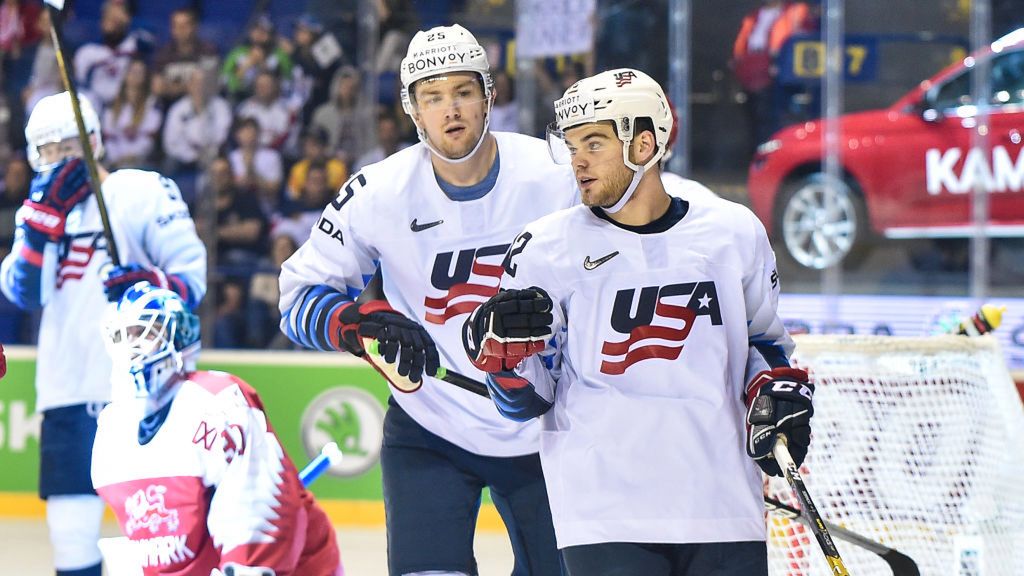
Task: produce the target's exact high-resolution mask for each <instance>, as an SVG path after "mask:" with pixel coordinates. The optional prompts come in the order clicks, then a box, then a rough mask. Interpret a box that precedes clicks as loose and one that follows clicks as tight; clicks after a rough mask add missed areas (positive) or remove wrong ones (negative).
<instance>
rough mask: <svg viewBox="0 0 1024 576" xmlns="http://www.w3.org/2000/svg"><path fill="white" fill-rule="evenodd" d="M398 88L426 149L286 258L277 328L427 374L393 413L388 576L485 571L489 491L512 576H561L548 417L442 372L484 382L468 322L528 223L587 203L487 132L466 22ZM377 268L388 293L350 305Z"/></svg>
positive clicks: (428, 47)
mask: <svg viewBox="0 0 1024 576" xmlns="http://www.w3.org/2000/svg"><path fill="white" fill-rule="evenodd" d="M401 81H402V100H403V105H404V107H405V110H406V112H407V113H409V114H410V116H411V117H412V119H413V120H414V122H415V123H416V127H417V131H418V133H419V138H420V143H419V144H417V145H415V146H411V147H409V148H406V149H404V150H402V151H400V152H397V153H396V154H394V155H392V156H390V157H388V158H387V159H385V160H383V161H381V162H379V163H376V164H371V165H369V166H367V167H365V168H363V169H362V170H360V171H359V172H357V173H356V174H355V175H353V176H352V177H351V178H350V179H349V181H348V183H346V184H345V185H344V187H343V188H342V190H341V193H340V194H339V195H338V197H337V199H336V200H335V201H334V202H332V203H331V205H330V206H327V208H326V209H325V210H324V213H323V217H322V218H321V219H320V221H319V223H318V224H317V225H316V226H315V228H314V229H313V234H312V236H311V238H310V239H309V241H307V242H306V243H305V244H304V245H303V246H302V247H301V248H300V249H299V250H298V252H296V254H295V255H293V256H292V257H291V258H290V259H289V260H288V261H287V262H285V264H284V266H283V267H282V271H281V315H282V321H281V328H282V330H283V331H284V332H285V333H286V334H287V335H288V336H289V337H290V338H291V339H292V340H294V341H295V342H298V343H300V344H302V345H304V346H307V347H310V348H316V349H320V350H328V351H330V350H347V351H349V352H351V353H354V354H357V355H360V356H363V355H364V350H363V346H362V344H361V343H360V338H361V337H368V338H376V339H377V340H378V342H379V343H380V349H381V351H382V353H383V354H382V360H383V361H386V362H397V370H398V372H399V373H400V374H401V375H402V376H407V377H408V379H409V380H411V381H412V382H422V386H421V387H420V388H419V389H418V390H416V391H415V392H411V393H400V392H396V393H394V394H393V396H392V398H391V400H390V407H389V409H388V411H387V415H386V417H385V422H384V442H383V449H382V453H381V467H382V470H383V476H384V505H385V508H386V512H387V516H386V518H387V531H388V564H389V570H390V573H391V574H392V575H394V576H398V575H409V574H419V573H430V574H475V573H476V562H475V560H474V557H473V533H474V527H475V525H476V518H477V512H478V509H479V504H480V497H481V491H482V489H483V488H484V487H485V486H487V487H490V492H491V496H492V499H493V500H494V502H495V505H496V506H497V509H498V511H499V512H500V513H501V516H502V517H503V519H504V521H505V524H506V527H507V529H508V532H509V535H510V538H511V540H512V548H513V551H514V552H515V557H516V558H515V567H514V569H513V573H514V574H515V575H517V576H519V575H526V574H531V575H534V576H538V575H546V574H558V573H559V572H560V566H559V564H560V562H559V559H558V552H557V550H556V548H555V543H554V532H553V529H552V527H551V519H550V510H549V508H548V505H547V496H546V494H545V489H544V483H543V479H542V475H541V469H540V461H539V458H538V456H537V450H538V445H539V443H538V433H539V432H540V428H539V425H538V424H537V423H536V422H522V423H519V422H513V421H511V420H508V419H505V418H503V417H502V416H501V415H500V414H498V412H497V410H496V409H495V407H494V405H493V404H492V403H491V402H490V401H488V400H487V399H486V398H481V397H478V396H475V395H473V394H470V393H467V392H466V391H464V390H460V389H458V388H455V387H453V386H451V385H449V384H446V383H444V382H442V381H440V380H436V379H434V378H432V377H431V376H432V375H434V374H435V373H436V370H437V367H438V365H439V364H441V365H444V366H448V367H451V368H453V369H454V370H456V371H458V372H462V373H464V374H468V375H471V376H473V375H475V376H476V377H477V378H479V379H482V378H483V374H482V373H481V372H479V371H478V370H476V368H474V367H473V365H472V364H471V363H470V362H469V360H468V359H467V358H466V355H465V353H464V352H463V351H462V345H461V328H462V319H463V318H464V317H465V316H466V315H467V314H468V313H469V312H471V311H472V310H473V309H474V308H475V307H476V306H477V305H478V304H479V303H480V302H482V301H483V300H485V299H486V298H487V297H488V296H490V295H492V294H494V293H496V292H497V286H498V279H499V277H500V276H501V260H502V258H503V256H504V254H505V252H506V251H507V249H508V246H509V244H510V243H511V242H512V240H513V239H514V238H515V235H516V234H517V233H518V232H519V230H521V229H522V227H523V226H524V225H526V223H527V222H530V221H532V220H534V219H536V218H539V217H541V216H543V215H545V214H549V213H551V212H554V211H555V210H558V209H561V208H565V207H568V206H571V205H573V204H575V203H576V202H577V201H578V193H577V191H576V186H575V181H574V178H573V176H572V172H571V171H570V170H569V169H568V168H566V167H562V166H557V165H555V164H554V163H553V162H552V161H551V158H550V156H549V155H548V152H547V147H546V145H545V144H544V142H543V141H541V140H538V139H535V138H531V137H528V136H523V135H519V134H509V133H491V132H490V131H489V130H488V127H487V125H488V118H489V116H490V110H491V104H492V102H493V99H494V92H493V86H492V81H491V76H490V72H489V68H488V63H487V56H486V54H485V52H484V49H483V47H481V46H480V44H479V43H477V41H476V40H475V38H474V37H473V35H472V34H470V33H469V32H468V31H467V30H466V29H465V28H463V27H462V26H459V25H454V26H442V27H438V28H434V29H431V30H428V31H421V32H419V33H417V34H416V35H415V37H414V38H413V39H412V41H411V43H410V45H409V50H408V54H407V56H406V57H405V59H404V60H403V61H402V69H401ZM378 265H379V267H380V271H381V273H382V276H383V293H384V295H385V296H386V299H387V301H385V300H384V299H379V298H378V299H376V300H373V301H370V302H368V303H365V304H358V303H355V302H353V298H354V297H355V296H356V295H358V294H359V293H360V290H361V289H362V288H363V287H364V283H365V282H366V280H367V279H368V278H369V277H370V275H371V274H373V273H374V271H375V269H376V268H377V266H378ZM378 361H379V360H378Z"/></svg>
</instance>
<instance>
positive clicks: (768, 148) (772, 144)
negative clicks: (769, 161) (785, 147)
mask: <svg viewBox="0 0 1024 576" xmlns="http://www.w3.org/2000/svg"><path fill="white" fill-rule="evenodd" d="M779 148H782V140H779V139H778V138H772V139H771V140H769V141H767V142H764V143H762V144H760V145H758V147H757V153H758V154H760V155H762V156H766V155H768V154H771V153H772V152H775V151H777V150H778V149H779Z"/></svg>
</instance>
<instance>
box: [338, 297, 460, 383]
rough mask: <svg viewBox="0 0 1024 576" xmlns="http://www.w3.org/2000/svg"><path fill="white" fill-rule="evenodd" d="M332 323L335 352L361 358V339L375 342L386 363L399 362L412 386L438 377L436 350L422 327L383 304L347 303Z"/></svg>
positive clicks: (363, 352)
mask: <svg viewBox="0 0 1024 576" xmlns="http://www.w3.org/2000/svg"><path fill="white" fill-rule="evenodd" d="M332 322H334V324H335V325H334V326H332V328H333V330H332V333H333V334H336V339H335V341H334V342H333V344H334V346H335V348H338V349H345V350H348V351H349V352H351V353H353V354H355V355H356V356H360V357H361V356H363V355H364V354H366V350H365V349H363V344H362V339H363V338H373V339H375V340H377V342H378V343H379V345H380V346H379V351H380V354H381V356H382V357H383V358H384V361H385V362H387V363H388V364H395V363H396V362H397V365H396V369H397V370H398V374H399V375H401V376H403V377H405V378H408V379H409V380H410V381H411V382H414V383H415V382H420V381H421V380H422V379H423V374H426V375H427V376H434V375H436V374H437V369H438V367H440V365H441V360H440V357H439V356H438V353H437V346H436V345H435V344H434V340H433V339H432V338H431V337H430V335H429V334H427V331H426V330H425V329H424V328H423V326H420V325H419V324H417V323H416V322H414V321H412V320H410V319H408V318H406V317H405V316H402V315H401V314H400V313H398V312H396V311H395V310H394V309H393V308H391V306H390V305H389V304H388V303H387V302H386V301H384V300H371V301H369V302H366V303H363V304H359V303H356V302H350V303H347V304H345V305H344V306H342V307H341V309H340V310H339V311H338V313H337V314H336V318H335V319H333V320H332Z"/></svg>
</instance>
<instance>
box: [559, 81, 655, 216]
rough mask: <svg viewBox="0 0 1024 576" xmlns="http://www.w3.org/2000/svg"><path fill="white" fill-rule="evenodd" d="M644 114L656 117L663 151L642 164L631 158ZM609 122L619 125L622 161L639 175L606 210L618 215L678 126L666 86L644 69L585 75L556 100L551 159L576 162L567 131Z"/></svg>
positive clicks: (616, 130) (653, 118) (617, 132)
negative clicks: (634, 134)
mask: <svg viewBox="0 0 1024 576" xmlns="http://www.w3.org/2000/svg"><path fill="white" fill-rule="evenodd" d="M639 118H650V119H651V121H652V123H653V124H654V141H655V144H656V145H657V150H655V152H654V154H653V155H652V156H651V158H650V159H649V160H648V161H647V163H646V164H644V165H642V166H641V165H638V164H635V163H634V162H632V161H630V159H629V146H630V143H631V142H632V141H633V129H634V127H635V126H636V121H637V119H639ZM604 121H609V122H611V123H612V124H613V125H614V126H615V132H616V134H617V135H618V137H619V140H621V141H622V161H623V162H624V163H625V164H626V167H627V168H629V169H630V170H632V171H633V179H632V181H631V182H630V183H629V186H627V187H626V191H625V192H624V193H623V195H622V197H621V198H620V199H619V200H618V201H617V202H615V204H614V205H613V206H610V207H607V208H603V210H604V211H605V212H608V213H611V214H614V213H616V212H618V211H619V210H622V207H623V206H625V205H626V202H628V201H629V199H630V198H631V197H632V196H633V192H635V191H636V188H637V186H638V185H639V184H640V180H641V179H642V178H643V176H644V173H645V172H646V171H647V170H650V168H651V167H652V166H655V165H657V164H658V162H659V161H660V160H661V158H662V156H664V155H665V151H666V150H667V149H668V140H669V135H670V134H671V132H672V126H673V121H672V110H671V108H669V105H668V99H667V98H665V92H664V91H663V90H662V89H661V86H660V85H659V84H658V83H657V82H655V81H654V79H652V78H651V77H650V76H648V75H647V74H644V73H643V72H641V71H639V70H632V69H629V68H619V69H617V70H609V71H607V72H602V73H600V74H597V75H596V76H591V77H590V78H584V79H583V80H580V81H579V82H576V83H575V84H573V85H572V86H570V87H569V89H568V90H566V91H565V94H564V95H563V96H562V97H561V98H559V99H558V100H556V101H555V121H554V122H552V123H551V124H549V125H548V128H547V141H548V150H549V151H550V153H551V158H552V159H553V160H554V161H555V162H556V163H557V164H570V163H572V154H571V153H570V152H569V147H568V146H567V145H566V143H565V133H566V131H568V130H570V129H572V128H575V127H577V126H581V125H583V124H591V123H596V122H604Z"/></svg>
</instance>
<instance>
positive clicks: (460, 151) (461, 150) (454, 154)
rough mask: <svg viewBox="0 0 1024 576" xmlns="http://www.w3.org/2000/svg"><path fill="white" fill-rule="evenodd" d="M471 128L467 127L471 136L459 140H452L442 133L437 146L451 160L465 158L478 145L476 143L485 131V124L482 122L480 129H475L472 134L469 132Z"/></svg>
mask: <svg viewBox="0 0 1024 576" xmlns="http://www.w3.org/2000/svg"><path fill="white" fill-rule="evenodd" d="M469 130H470V127H467V129H466V132H467V135H468V136H469V137H468V138H466V137H463V138H461V139H459V141H458V142H452V141H450V140H448V139H447V138H445V137H444V136H443V135H442V137H441V138H440V139H439V140H440V142H438V143H436V144H435V146H436V147H437V149H438V150H439V151H440V152H441V153H442V154H444V156H445V158H448V159H450V160H459V159H462V158H465V157H466V156H467V155H468V154H469V153H470V152H472V151H473V148H475V147H476V143H477V142H479V141H480V138H481V137H482V135H483V131H484V124H483V122H480V126H479V130H476V131H474V132H473V133H472V134H468V132H469Z"/></svg>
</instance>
